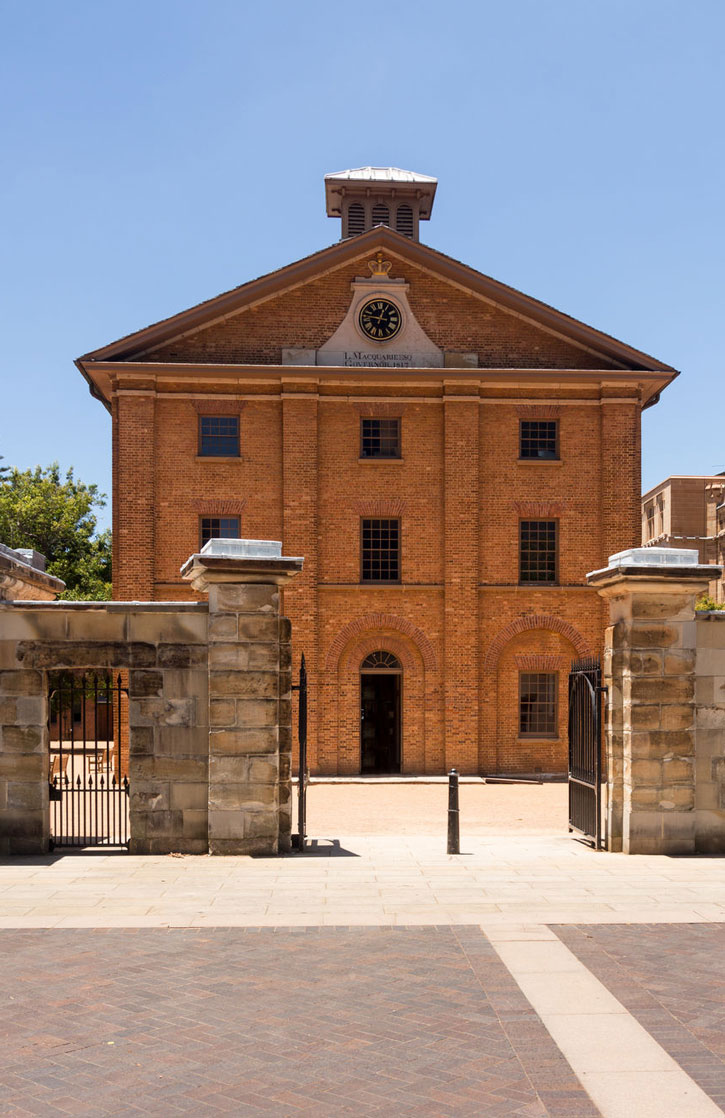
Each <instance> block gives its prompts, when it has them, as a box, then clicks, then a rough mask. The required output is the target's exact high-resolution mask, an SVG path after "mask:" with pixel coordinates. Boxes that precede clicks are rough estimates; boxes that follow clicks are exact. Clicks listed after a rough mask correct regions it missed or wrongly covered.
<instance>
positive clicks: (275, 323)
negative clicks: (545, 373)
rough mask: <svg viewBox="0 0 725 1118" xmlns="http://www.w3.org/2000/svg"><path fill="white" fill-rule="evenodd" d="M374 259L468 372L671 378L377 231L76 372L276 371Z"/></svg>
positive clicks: (115, 348)
mask: <svg viewBox="0 0 725 1118" xmlns="http://www.w3.org/2000/svg"><path fill="white" fill-rule="evenodd" d="M377 253H382V254H383V255H384V256H385V258H386V259H387V260H388V261H389V262H390V264H391V268H390V272H389V275H390V277H391V278H392V279H396V280H398V281H399V282H400V283H401V284H402V283H404V284H405V285H406V291H407V300H408V304H406V305H408V309H409V311H410V312H411V314H412V316H414V319H415V322H416V325H417V327H418V328H419V329H420V332H421V336H425V337H426V338H427V340H428V342H429V343H430V347H432V348H433V349H438V350H440V352H441V353H444V352H445V353H454V354H455V353H460V354H461V355H463V356H465V357H467V358H468V359H469V364H470V363H471V362H472V363H473V364H474V365H477V366H478V367H479V368H488V369H492V368H507V369H544V368H546V369H557V368H561V369H595V368H596V369H605V370H606V369H608V368H611V369H614V370H658V371H662V372H663V373H672V374H674V372H675V370H673V369H672V368H671V367H670V366H668V365H665V364H663V363H662V362H660V361H658V360H657V359H656V358H654V357H651V356H649V355H648V354H646V353H642V352H641V351H639V350H636V349H634V348H632V347H631V346H628V345H626V344H625V343H623V342H620V341H617V339H615V338H612V337H610V336H609V335H607V334H604V333H602V332H601V331H598V330H595V329H594V328H593V327H590V326H587V325H586V324H585V323H582V322H579V321H577V320H576V319H574V318H571V317H570V316H568V315H566V314H563V313H562V312H561V311H557V310H555V309H554V308H553V307H550V306H547V305H546V304H545V303H542V302H540V301H539V300H537V299H533V298H531V297H530V296H528V295H524V294H523V293H521V292H520V291H517V290H515V289H514V288H511V287H508V286H507V285H506V284H501V283H499V282H498V281H496V280H494V279H492V278H491V277H490V276H486V275H483V274H482V273H480V272H477V271H475V270H474V269H472V268H469V267H467V266H466V265H465V264H461V263H460V262H458V261H456V260H453V259H452V258H451V257H448V256H445V255H444V254H442V253H440V252H437V251H436V250H435V249H432V248H430V247H428V246H427V245H423V244H420V243H419V242H417V241H412V240H410V239H409V238H407V237H404V236H402V235H400V234H399V233H396V232H394V231H393V230H391V229H388V228H386V227H377V228H375V229H372V230H370V231H369V232H367V233H364V234H361V235H360V236H357V237H352V238H349V239H348V240H346V241H341V242H339V243H338V244H335V245H332V246H331V247H329V248H326V249H323V250H322V251H320V252H317V253H314V254H313V255H312V256H308V257H305V258H304V259H302V260H298V261H296V262H294V263H293V264H289V265H287V266H286V267H284V268H281V269H279V270H278V271H275V272H272V273H270V274H268V275H265V276H262V277H260V278H259V279H256V280H252V281H251V282H250V283H245V284H243V285H241V286H240V287H236V288H234V289H233V290H231V291H227V292H225V293H223V294H221V295H218V296H216V297H215V298H212V299H209V300H207V301H206V302H203V303H200V304H198V305H197V306H194V307H191V308H189V309H188V310H185V311H182V312H181V313H180V314H177V315H174V316H172V317H171V318H167V319H164V320H163V321H161V322H158V323H155V324H154V325H152V326H148V327H146V328H144V329H143V330H139V331H137V332H136V333H133V334H130V335H128V336H127V337H125V338H121V339H119V340H118V341H116V342H112V343H111V344H110V345H107V346H104V347H102V348H100V349H97V350H95V351H93V352H92V353H88V354H85V355H84V356H83V357H82V358H79V359H78V362H77V363H78V365H79V367H80V368H81V370H82V371H83V372H84V374H85V372H86V369H85V365H86V364H87V363H89V362H114V363H115V362H153V363H154V364H158V363H165V362H169V363H177V362H184V363H223V364H239V365H254V364H259V365H270V364H273V365H276V364H282V363H283V361H284V354H285V353H287V354H289V352H290V351H297V352H300V353H303V352H306V353H307V354H313V355H314V354H316V353H317V352H318V351H319V350H321V349H323V347H324V346H325V345H326V344H327V343H328V342H329V340H330V338H331V337H333V335H334V334H335V332H336V331H339V329H340V326H341V324H342V323H343V322H344V321H345V318H346V316H347V315H349V312H350V306H351V302H352V299H353V296H354V291H353V287H354V285H355V283H356V282H358V281H359V280H360V278H361V277H362V278H363V279H364V278H365V277H367V280H368V281H369V280H370V269H369V267H368V262H369V261H371V260H372V259H373V258H375V256H376V254H377ZM328 348H329V347H328ZM302 363H304V364H315V363H316V360H315V359H314V357H312V358H308V359H307V360H305V361H304V362H302ZM321 363H323V364H324V363H325V362H321ZM327 363H328V364H329V362H327ZM411 364H413V365H414V362H411Z"/></svg>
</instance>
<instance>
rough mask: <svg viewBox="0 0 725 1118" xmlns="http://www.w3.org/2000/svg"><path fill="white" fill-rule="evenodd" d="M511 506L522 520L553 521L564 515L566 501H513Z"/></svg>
mask: <svg viewBox="0 0 725 1118" xmlns="http://www.w3.org/2000/svg"><path fill="white" fill-rule="evenodd" d="M513 506H514V510H515V511H516V512H517V513H518V514H519V516H520V517H522V518H523V519H524V520H540V519H542V520H543V519H547V518H550V519H552V520H554V519H556V517H557V516H563V515H564V511H565V509H566V501H514V502H513Z"/></svg>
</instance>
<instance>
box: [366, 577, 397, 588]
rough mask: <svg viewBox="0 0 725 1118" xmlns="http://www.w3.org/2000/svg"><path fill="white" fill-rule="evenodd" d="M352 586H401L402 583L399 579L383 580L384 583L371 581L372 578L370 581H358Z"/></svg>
mask: <svg viewBox="0 0 725 1118" xmlns="http://www.w3.org/2000/svg"><path fill="white" fill-rule="evenodd" d="M354 585H356V586H376V587H377V586H402V585H403V583H402V581H401V579H399V578H398V579H392V578H387V579H385V581H384V582H382V581H376V580H375V579H372V578H371V579H367V578H366V579H364V580H363V579H360V581H359V582H358V583H355V584H354Z"/></svg>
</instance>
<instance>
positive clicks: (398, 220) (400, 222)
mask: <svg viewBox="0 0 725 1118" xmlns="http://www.w3.org/2000/svg"><path fill="white" fill-rule="evenodd" d="M395 228H396V229H397V231H398V233H402V234H403V236H404V237H412V236H413V211H412V209H411V208H410V206H398V212H397V213H396V215H395Z"/></svg>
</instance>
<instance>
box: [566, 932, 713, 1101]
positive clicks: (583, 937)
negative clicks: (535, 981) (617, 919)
mask: <svg viewBox="0 0 725 1118" xmlns="http://www.w3.org/2000/svg"><path fill="white" fill-rule="evenodd" d="M554 930H555V932H556V934H557V936H558V937H559V938H560V939H561V940H563V942H564V943H566V944H567V946H568V947H569V948H570V949H571V950H572V951H573V952H574V953H575V954H576V955H577V956H578V957H579V958H580V959H581V961H582V962H583V963H584V964H585V965H586V966H587V967H588V969H589V970H590V971H591V972H592V974H594V975H596V977H597V978H598V979H599V981H600V982H602V983H603V984H604V985H605V986H606V987H607V988H608V989H609V990H610V991H611V992H612V994H614V996H615V998H617V999H618V1000H619V1001H620V1002H621V1003H622V1005H624V1006H625V1008H626V1009H628V1010H629V1012H630V1013H631V1014H632V1016H633V1017H636V1018H637V1020H638V1021H639V1022H640V1024H641V1025H643V1026H644V1027H645V1028H646V1029H647V1031H648V1032H649V1033H650V1034H651V1035H652V1036H653V1037H654V1038H655V1040H656V1041H657V1042H658V1044H661V1045H662V1047H663V1048H664V1049H665V1051H666V1052H669V1054H670V1055H671V1056H672V1057H673V1058H674V1059H675V1060H677V1062H678V1064H680V1066H681V1067H682V1068H684V1070H685V1071H686V1072H687V1073H688V1075H690V1076H691V1077H692V1078H693V1079H694V1080H695V1082H696V1083H697V1084H699V1086H700V1087H702V1089H703V1091H705V1092H707V1094H708V1095H709V1096H710V1097H711V1098H712V1099H714V1101H715V1102H716V1103H717V1104H718V1106H719V1107H721V1108H722V1109H725V924H655V925H642V924H639V925H631V924H625V925H617V924H610V925H607V926H606V927H604V926H591V925H587V926H585V925H578V926H569V927H557V928H555V929H554Z"/></svg>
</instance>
